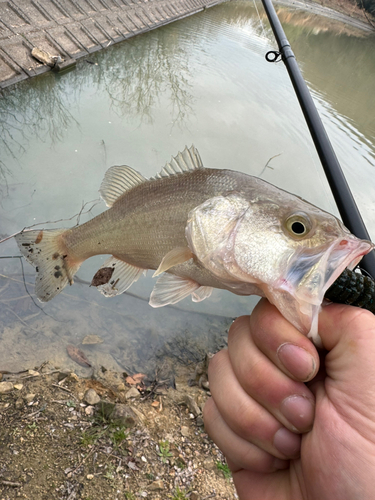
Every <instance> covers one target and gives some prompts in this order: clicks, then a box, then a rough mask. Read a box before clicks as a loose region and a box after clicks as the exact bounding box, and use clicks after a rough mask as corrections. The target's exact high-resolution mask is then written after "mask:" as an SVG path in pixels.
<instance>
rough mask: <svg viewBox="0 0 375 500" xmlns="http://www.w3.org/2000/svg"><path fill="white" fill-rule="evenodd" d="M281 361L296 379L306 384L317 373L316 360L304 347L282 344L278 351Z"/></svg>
mask: <svg viewBox="0 0 375 500" xmlns="http://www.w3.org/2000/svg"><path fill="white" fill-rule="evenodd" d="M277 355H278V356H279V360H280V361H281V362H282V364H283V365H284V366H285V368H286V369H287V370H288V372H290V373H291V374H292V375H293V376H294V377H296V378H298V379H299V380H302V382H306V381H307V380H310V378H312V376H313V375H314V373H315V368H316V365H315V360H314V358H313V357H312V356H311V354H310V353H308V352H307V351H306V350H305V349H303V348H302V347H298V346H296V345H294V344H288V343H286V344H281V346H280V347H279V348H278V350H277Z"/></svg>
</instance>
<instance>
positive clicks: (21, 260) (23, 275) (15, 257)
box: [0, 255, 55, 328]
mask: <svg viewBox="0 0 375 500" xmlns="http://www.w3.org/2000/svg"><path fill="white" fill-rule="evenodd" d="M0 259H19V261H20V262H21V268H22V281H23V285H24V287H25V290H26V293H27V295H28V296H29V297H30V299H31V300H32V301H33V303H34V306H35V307H37V308H38V309H40V310H41V311H42V313H43V314H45V315H46V316H49V317H50V318H52V319H55V318H54V317H53V316H51V315H50V314H48V313H46V311H45V310H44V309H43V307H40V305H39V304H37V303H36V302H35V300H34V298H33V296H32V295H31V294H30V292H29V290H28V289H27V283H26V279H25V269H24V267H23V257H22V255H3V256H1V257H0ZM30 328H31V327H30Z"/></svg>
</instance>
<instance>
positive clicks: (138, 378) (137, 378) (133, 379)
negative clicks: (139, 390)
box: [125, 373, 146, 385]
mask: <svg viewBox="0 0 375 500" xmlns="http://www.w3.org/2000/svg"><path fill="white" fill-rule="evenodd" d="M145 376H146V375H145V374H144V373H136V374H135V375H132V376H129V377H126V379H125V382H126V383H127V384H129V385H137V384H140V383H141V382H142V380H143V379H144V378H145Z"/></svg>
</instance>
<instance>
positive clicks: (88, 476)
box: [86, 474, 94, 480]
mask: <svg viewBox="0 0 375 500" xmlns="http://www.w3.org/2000/svg"><path fill="white" fill-rule="evenodd" d="M86 479H88V480H90V479H94V474H87V476H86Z"/></svg>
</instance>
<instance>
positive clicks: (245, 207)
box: [16, 146, 374, 342]
mask: <svg viewBox="0 0 375 500" xmlns="http://www.w3.org/2000/svg"><path fill="white" fill-rule="evenodd" d="M100 194H101V197H102V198H103V200H104V201H105V203H106V204H107V206H108V207H110V208H109V209H108V210H106V211H105V212H103V213H102V214H100V215H98V216H97V217H95V218H93V219H92V220H90V221H89V222H86V223H85V224H82V225H80V226H76V227H73V228H72V229H58V230H32V231H23V232H21V233H19V234H18V235H17V236H16V240H17V243H18V246H19V248H20V250H21V252H22V253H23V255H24V256H25V257H26V259H27V260H28V261H29V262H30V263H31V264H33V265H34V266H35V267H36V271H37V277H36V287H35V291H36V294H37V297H38V298H39V299H40V300H41V301H42V302H46V301H48V300H51V299H52V298H53V297H55V295H57V294H58V293H59V292H61V290H62V289H63V288H64V287H65V286H66V285H67V284H68V283H69V284H72V283H73V276H74V274H75V273H76V272H77V270H78V269H79V267H80V265H81V264H82V262H83V261H84V260H86V259H88V258H90V257H92V256H93V255H98V254H109V255H110V257H109V258H108V259H107V261H106V262H105V263H104V264H103V266H102V267H101V268H100V269H99V270H98V272H97V273H96V274H95V276H94V278H93V280H92V283H91V284H92V285H93V286H96V287H97V288H98V289H99V290H100V291H101V292H102V293H103V294H104V295H106V296H114V295H118V294H120V293H123V292H124V291H125V290H127V289H128V288H129V287H130V286H131V285H132V283H134V282H135V281H136V280H138V278H139V277H140V276H141V275H142V274H143V273H144V272H145V270H147V269H153V270H155V273H154V276H158V275H161V276H160V277H159V278H158V280H157V281H156V284H155V287H154V289H153V291H152V293H151V297H150V305H151V306H153V307H160V306H165V305H167V304H175V303H176V302H178V301H179V300H181V299H183V298H185V297H187V296H188V295H191V296H192V300H193V301H197V302H199V301H201V300H204V299H205V298H207V297H209V296H210V295H211V293H212V290H213V289H214V288H221V289H225V290H230V291H231V292H233V293H235V294H238V295H253V294H255V295H260V296H263V297H267V298H268V300H269V301H270V302H271V303H273V304H274V305H275V306H276V307H277V308H278V309H279V310H280V312H281V313H282V314H283V315H284V317H285V318H286V319H287V320H288V321H290V322H291V323H292V324H293V325H294V326H296V327H297V328H298V329H299V330H300V331H301V332H302V333H304V334H307V335H308V336H309V337H310V338H312V339H313V340H314V341H315V342H318V340H319V339H318V333H317V319H318V314H319V310H320V307H321V304H322V301H323V298H324V293H325V291H326V290H327V288H328V287H329V286H330V285H331V284H332V283H333V282H334V281H335V279H336V278H337V277H338V276H339V275H340V274H341V272H342V271H343V270H344V269H345V268H349V269H352V268H353V267H354V266H355V265H357V263H358V262H359V261H360V259H361V258H362V256H363V255H365V254H366V253H368V252H369V251H370V250H372V248H373V247H374V245H373V244H372V243H371V242H369V241H365V240H359V239H358V238H356V237H355V236H354V235H352V234H351V233H350V232H349V231H348V230H347V229H346V228H345V227H344V225H343V224H342V223H341V222H340V221H339V220H338V219H337V218H336V217H334V216H333V215H330V214H329V213H327V212H324V211H323V210H320V209H319V208H317V207H315V206H314V205H311V204H310V203H308V202H306V201H304V200H302V199H301V198H299V197H298V196H295V195H292V194H290V193H288V192H286V191H283V190H281V189H278V188H277V187H275V186H273V185H271V184H269V183H268V182H265V181H263V180H261V179H259V178H256V177H252V176H249V175H246V174H244V173H240V172H234V171H231V170H218V169H209V168H204V167H203V164H202V161H201V158H200V156H199V153H198V151H197V150H196V149H195V148H194V146H192V147H191V148H189V149H187V148H185V150H184V151H183V153H178V155H177V156H176V157H174V158H172V159H171V161H170V163H167V164H166V165H165V167H164V168H163V169H162V170H161V172H160V173H159V174H157V175H156V176H155V177H153V178H151V179H145V178H144V177H143V176H142V175H141V174H140V173H139V172H136V171H135V170H133V169H132V168H130V167H127V166H114V167H111V168H109V169H108V171H107V172H106V174H105V177H104V180H103V182H102V185H101V187H100Z"/></svg>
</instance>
